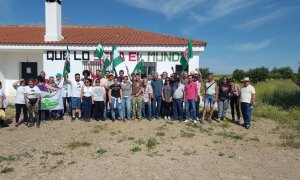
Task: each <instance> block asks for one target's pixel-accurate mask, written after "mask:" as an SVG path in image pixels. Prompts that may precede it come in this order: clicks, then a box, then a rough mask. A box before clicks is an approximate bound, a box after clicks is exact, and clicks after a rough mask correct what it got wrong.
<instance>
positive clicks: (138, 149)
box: [130, 146, 142, 153]
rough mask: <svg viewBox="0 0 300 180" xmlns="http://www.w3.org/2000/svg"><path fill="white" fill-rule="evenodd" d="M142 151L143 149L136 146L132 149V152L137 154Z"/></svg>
mask: <svg viewBox="0 0 300 180" xmlns="http://www.w3.org/2000/svg"><path fill="white" fill-rule="evenodd" d="M141 150H142V148H140V147H138V146H135V147H134V148H132V149H130V151H131V152H133V153H136V152H140V151H141Z"/></svg>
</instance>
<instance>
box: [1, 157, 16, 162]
mask: <svg viewBox="0 0 300 180" xmlns="http://www.w3.org/2000/svg"><path fill="white" fill-rule="evenodd" d="M15 160H16V157H15V156H13V155H9V156H7V157H5V156H0V162H3V161H15Z"/></svg>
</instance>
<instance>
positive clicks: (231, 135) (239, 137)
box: [216, 131, 244, 140]
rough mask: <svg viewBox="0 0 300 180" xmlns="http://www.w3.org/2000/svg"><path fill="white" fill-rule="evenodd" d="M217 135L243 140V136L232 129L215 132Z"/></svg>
mask: <svg viewBox="0 0 300 180" xmlns="http://www.w3.org/2000/svg"><path fill="white" fill-rule="evenodd" d="M216 135H218V136H222V137H223V138H231V139H234V140H243V139H244V137H243V136H242V135H239V134H237V133H235V132H232V131H223V132H218V133H216Z"/></svg>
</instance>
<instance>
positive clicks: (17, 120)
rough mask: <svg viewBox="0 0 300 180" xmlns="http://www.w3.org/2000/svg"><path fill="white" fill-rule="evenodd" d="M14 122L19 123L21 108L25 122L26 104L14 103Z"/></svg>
mask: <svg viewBox="0 0 300 180" xmlns="http://www.w3.org/2000/svg"><path fill="white" fill-rule="evenodd" d="M15 106H16V123H19V119H20V115H21V110H22V109H23V115H24V122H26V123H27V121H28V114H27V106H26V104H16V105H15Z"/></svg>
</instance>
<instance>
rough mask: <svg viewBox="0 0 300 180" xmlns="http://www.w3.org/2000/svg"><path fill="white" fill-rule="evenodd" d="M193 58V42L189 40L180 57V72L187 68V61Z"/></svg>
mask: <svg viewBox="0 0 300 180" xmlns="http://www.w3.org/2000/svg"><path fill="white" fill-rule="evenodd" d="M192 58H193V42H192V40H191V39H190V40H189V42H188V47H187V48H186V49H185V51H184V53H183V54H182V55H181V58H180V64H181V66H182V70H185V69H186V68H187V67H188V64H189V61H190V60H191V59H192Z"/></svg>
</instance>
